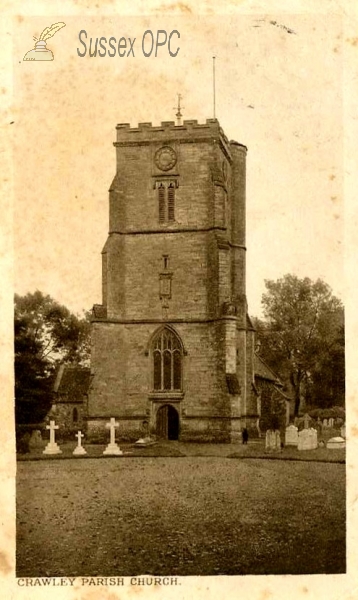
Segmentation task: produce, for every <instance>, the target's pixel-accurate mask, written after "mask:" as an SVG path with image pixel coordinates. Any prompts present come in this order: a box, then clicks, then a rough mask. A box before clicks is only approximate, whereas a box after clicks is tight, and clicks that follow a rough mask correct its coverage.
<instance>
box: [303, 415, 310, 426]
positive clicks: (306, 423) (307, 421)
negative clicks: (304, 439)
mask: <svg viewBox="0 0 358 600" xmlns="http://www.w3.org/2000/svg"><path fill="white" fill-rule="evenodd" d="M309 426H310V416H309V415H308V414H307V413H306V414H305V416H304V417H303V428H304V429H309Z"/></svg>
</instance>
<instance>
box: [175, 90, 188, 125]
mask: <svg viewBox="0 0 358 600" xmlns="http://www.w3.org/2000/svg"><path fill="white" fill-rule="evenodd" d="M177 95H178V106H174V109H176V110H177V112H176V113H175V116H176V118H177V125H182V122H181V118H182V116H183V115H182V114H181V109H182V108H185V107H184V106H180V100H181V99H182V95H181V94H177Z"/></svg>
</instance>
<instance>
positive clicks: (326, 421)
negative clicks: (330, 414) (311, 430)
mask: <svg viewBox="0 0 358 600" xmlns="http://www.w3.org/2000/svg"><path fill="white" fill-rule="evenodd" d="M323 427H328V419H323Z"/></svg>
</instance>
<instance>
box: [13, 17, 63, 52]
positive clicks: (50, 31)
mask: <svg viewBox="0 0 358 600" xmlns="http://www.w3.org/2000/svg"><path fill="white" fill-rule="evenodd" d="M62 27H66V23H54V24H53V25H51V27H45V29H44V30H43V32H42V33H41V35H40V38H39V39H37V38H36V37H34V40H35V42H36V43H35V48H33V49H32V50H29V52H26V54H25V56H24V58H23V60H53V53H52V52H51V50H49V49H48V48H46V41H47V40H48V39H50V38H52V37H53V36H54V35H55V33H57V31H59V30H60V29H62Z"/></svg>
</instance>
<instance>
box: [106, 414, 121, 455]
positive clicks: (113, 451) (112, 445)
mask: <svg viewBox="0 0 358 600" xmlns="http://www.w3.org/2000/svg"><path fill="white" fill-rule="evenodd" d="M106 427H107V429H109V431H110V441H109V444H108V446H107V448H106V449H105V450H104V451H103V454H107V455H115V456H119V455H120V454H123V452H122V450H121V449H120V447H119V446H118V444H117V443H116V427H119V423H116V420H115V418H114V417H111V419H110V422H109V423H106Z"/></svg>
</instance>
